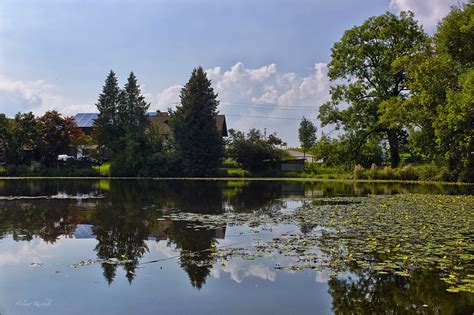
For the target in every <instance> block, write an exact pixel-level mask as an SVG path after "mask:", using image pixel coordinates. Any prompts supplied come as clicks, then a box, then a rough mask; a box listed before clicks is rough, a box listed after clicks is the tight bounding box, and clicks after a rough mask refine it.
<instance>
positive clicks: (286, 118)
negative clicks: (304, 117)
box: [226, 115, 301, 120]
mask: <svg viewBox="0 0 474 315" xmlns="http://www.w3.org/2000/svg"><path fill="white" fill-rule="evenodd" d="M226 116H231V117H245V118H261V119H282V120H301V118H296V117H273V116H250V115H226Z"/></svg>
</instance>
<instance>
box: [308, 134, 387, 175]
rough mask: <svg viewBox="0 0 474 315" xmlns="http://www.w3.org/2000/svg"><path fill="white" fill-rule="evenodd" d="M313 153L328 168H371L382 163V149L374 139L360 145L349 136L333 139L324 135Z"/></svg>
mask: <svg viewBox="0 0 474 315" xmlns="http://www.w3.org/2000/svg"><path fill="white" fill-rule="evenodd" d="M354 148H357V150H354ZM312 153H313V155H314V157H315V158H316V159H317V160H322V161H323V163H324V164H325V165H326V166H345V167H351V165H353V164H361V165H363V166H365V167H370V166H371V165H372V164H376V165H380V164H381V163H382V149H381V147H380V145H379V143H378V141H376V139H374V138H371V139H370V140H369V141H367V142H366V143H360V142H359V141H357V139H354V138H351V137H349V136H340V137H339V138H336V139H331V138H329V137H328V136H325V135H323V136H322V137H321V139H320V140H319V141H317V142H316V144H315V146H314V147H313V149H312Z"/></svg>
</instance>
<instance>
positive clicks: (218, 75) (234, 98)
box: [147, 62, 330, 145]
mask: <svg viewBox="0 0 474 315" xmlns="http://www.w3.org/2000/svg"><path fill="white" fill-rule="evenodd" d="M327 71H328V68H327V64H325V63H316V64H315V65H314V67H313V70H312V71H311V72H310V73H309V74H307V75H306V76H301V75H298V74H296V73H293V72H283V73H282V72H279V71H278V69H277V66H276V65H275V64H269V65H264V66H262V67H259V68H247V67H246V66H245V65H244V64H243V63H242V62H237V63H236V64H234V65H233V66H231V67H230V68H229V69H228V70H225V69H223V68H222V67H214V68H210V69H207V70H206V73H207V76H208V78H209V79H211V81H212V86H213V88H214V90H215V91H216V92H217V93H218V94H219V97H218V98H219V100H220V106H219V111H220V112H221V113H222V114H226V115H227V126H228V128H234V129H238V130H244V131H247V130H249V129H251V128H258V129H264V128H266V129H267V131H268V132H277V134H278V135H279V136H280V137H282V138H283V140H284V141H286V142H288V144H289V145H297V129H298V125H299V120H300V119H301V118H302V116H303V115H304V116H305V117H307V118H309V119H312V120H313V121H314V120H315V119H316V116H317V113H318V106H319V105H321V104H322V103H324V102H325V101H327V100H328V99H329V86H330V83H329V79H328V77H327ZM181 88H182V86H181V85H174V86H171V87H169V88H167V89H164V90H163V91H161V92H160V93H158V94H154V95H153V94H152V93H148V94H147V98H148V99H149V100H150V101H151V103H152V106H151V108H152V109H155V108H156V109H160V110H166V109H167V108H168V107H174V106H175V103H176V102H178V101H179V93H180V91H181ZM242 116H257V117H259V118H256V117H242ZM260 117H279V118H285V119H269V118H260ZM286 118H294V119H286Z"/></svg>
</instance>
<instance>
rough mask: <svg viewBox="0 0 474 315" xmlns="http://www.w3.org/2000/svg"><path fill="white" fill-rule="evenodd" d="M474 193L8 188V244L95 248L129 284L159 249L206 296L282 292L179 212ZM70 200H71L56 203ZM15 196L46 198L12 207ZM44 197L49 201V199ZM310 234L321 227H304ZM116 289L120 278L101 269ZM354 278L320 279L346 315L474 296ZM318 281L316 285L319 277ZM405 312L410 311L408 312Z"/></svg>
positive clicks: (429, 280)
mask: <svg viewBox="0 0 474 315" xmlns="http://www.w3.org/2000/svg"><path fill="white" fill-rule="evenodd" d="M472 190H473V187H472V186H456V185H451V186H443V185H429V186H426V185H425V186H424V185H413V184H399V183H395V184H371V183H357V184H354V183H350V182H314V183H310V182H308V183H301V182H277V181H270V182H262V181H250V182H245V181H230V182H226V181H199V182H193V181H144V180H143V181H138V180H137V181H108V180H79V181H71V180H61V181H49V180H28V181H27V180H18V181H14V180H12V181H1V180H0V239H2V238H6V237H11V239H12V240H13V241H15V242H24V241H32V240H34V239H35V238H40V239H41V240H43V241H44V242H45V243H47V244H50V245H49V246H52V245H55V244H56V243H57V242H58V240H59V239H60V238H61V237H65V238H71V239H91V240H95V247H94V249H93V250H94V252H95V255H96V256H97V258H99V259H104V260H105V259H111V258H113V259H116V260H120V261H123V260H125V261H126V263H124V265H123V268H124V270H125V277H126V279H127V280H128V282H129V283H130V284H132V283H133V282H134V280H135V279H136V274H137V268H139V264H140V263H143V257H144V256H145V255H146V254H147V253H149V252H150V248H155V246H150V244H155V243H154V242H157V243H159V244H161V245H160V246H163V243H165V244H166V247H167V248H173V251H176V253H177V254H178V257H177V259H178V264H179V266H180V268H181V269H182V270H183V271H185V272H186V274H187V277H188V279H189V283H190V284H191V286H192V287H194V288H197V289H201V288H203V286H204V285H205V284H206V281H208V280H209V278H210V277H214V278H221V277H222V276H223V275H228V276H229V277H230V279H232V280H233V281H235V282H237V283H241V282H243V281H244V279H245V278H247V277H256V278H259V279H263V280H265V281H270V282H274V281H276V278H277V274H278V273H277V272H276V271H275V270H274V269H273V268H272V267H271V266H270V265H271V264H265V263H263V262H249V261H246V260H243V259H234V260H231V261H228V262H226V263H225V264H223V265H220V264H218V263H217V262H216V258H215V255H213V252H212V251H210V250H209V249H210V248H212V245H213V244H215V243H220V242H224V241H225V240H226V239H227V238H228V235H226V234H228V231H226V227H225V226H224V227H221V228H215V229H209V228H199V227H196V225H195V224H191V223H192V222H191V223H190V222H184V221H173V220H171V218H170V216H169V214H170V213H172V212H173V211H186V212H194V213H207V214H211V213H212V214H220V213H224V212H226V211H234V212H254V211H261V212H273V211H279V210H282V209H285V208H287V207H289V201H288V200H294V199H301V200H302V201H301V202H303V197H315V198H317V197H334V196H365V195H368V194H397V193H449V194H458V193H465V194H472V193H473V191H472ZM56 195H62V196H64V198H62V199H48V197H50V196H56ZM11 196H19V197H21V196H24V197H32V196H34V197H40V199H34V200H31V199H14V200H10V199H12V198H11ZM43 197H44V198H43ZM298 228H299V229H300V231H301V232H303V233H307V232H309V231H311V230H312V229H314V228H315V225H314V224H313V225H310V224H305V223H304V222H303V223H301V225H300V226H299V227H298ZM101 268H102V274H103V277H104V279H105V281H106V282H107V283H108V284H109V286H110V285H111V284H112V283H113V282H114V280H115V279H116V278H117V276H118V274H119V272H118V268H121V267H120V266H118V265H115V264H108V263H102V264H101ZM350 271H351V275H352V278H348V277H341V276H339V277H331V278H330V279H329V278H328V277H327V275H318V276H317V281H319V282H325V281H326V280H328V279H329V280H328V285H329V293H330V295H331V296H332V301H333V302H332V303H333V311H334V312H335V313H338V314H354V313H386V311H387V310H400V309H403V310H405V311H406V312H412V311H415V310H414V309H413V307H414V306H413V305H415V306H416V307H417V308H418V307H419V308H420V309H416V310H418V311H419V310H423V308H426V306H425V307H424V306H423V304H427V305H428V307H429V309H430V310H432V311H436V312H438V313H441V314H462V313H465V312H467V310H471V309H470V308H469V307H470V305H471V306H472V304H473V301H472V299H471V300H469V299H468V298H467V295H460V294H459V295H453V294H450V293H447V292H446V291H445V290H446V286H445V284H444V283H442V282H440V281H439V279H438V278H437V276H436V275H435V274H433V273H428V272H421V273H417V274H415V276H414V277H412V278H409V279H407V278H403V277H397V276H390V275H384V276H381V275H377V274H375V273H371V272H368V271H367V270H360V269H354V268H353V269H351V270H350ZM313 277H314V276H313ZM400 307H402V308H400Z"/></svg>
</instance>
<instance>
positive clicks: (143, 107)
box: [118, 72, 150, 135]
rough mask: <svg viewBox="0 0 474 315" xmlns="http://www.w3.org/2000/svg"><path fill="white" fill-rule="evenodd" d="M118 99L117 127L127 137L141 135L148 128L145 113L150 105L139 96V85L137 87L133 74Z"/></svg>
mask: <svg viewBox="0 0 474 315" xmlns="http://www.w3.org/2000/svg"><path fill="white" fill-rule="evenodd" d="M119 99H120V101H119V105H118V121H119V125H120V126H121V127H122V128H123V129H124V130H125V133H126V134H127V135H128V134H135V135H142V134H143V133H144V132H145V130H146V128H147V126H148V118H147V115H146V113H147V111H148V108H149V107H150V104H149V103H147V102H146V101H145V97H144V96H143V95H142V94H141V90H140V85H138V82H137V78H136V77H135V74H134V73H133V72H131V73H130V75H129V77H128V79H127V83H126V84H125V88H124V89H123V90H122V93H121V94H120V97H119Z"/></svg>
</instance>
